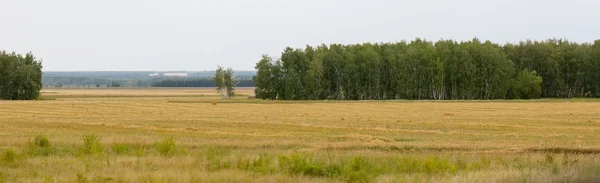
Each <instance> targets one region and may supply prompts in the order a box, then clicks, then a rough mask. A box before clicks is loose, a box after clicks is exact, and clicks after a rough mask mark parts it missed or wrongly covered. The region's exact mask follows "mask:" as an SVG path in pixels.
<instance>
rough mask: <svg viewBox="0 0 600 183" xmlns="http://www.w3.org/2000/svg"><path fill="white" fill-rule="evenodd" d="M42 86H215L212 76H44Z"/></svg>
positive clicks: (246, 81) (243, 83)
mask: <svg viewBox="0 0 600 183" xmlns="http://www.w3.org/2000/svg"><path fill="white" fill-rule="evenodd" d="M239 81H240V84H239V85H238V86H239V87H254V81H252V80H251V79H242V80H239ZM42 83H43V84H44V87H216V86H217V85H216V83H215V81H214V80H213V78H208V77H207V78H153V79H139V80H136V79H98V78H86V77H44V78H42Z"/></svg>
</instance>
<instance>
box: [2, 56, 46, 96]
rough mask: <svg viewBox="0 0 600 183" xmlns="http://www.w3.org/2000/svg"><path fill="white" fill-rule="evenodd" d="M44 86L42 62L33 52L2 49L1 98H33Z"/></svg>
mask: <svg viewBox="0 0 600 183" xmlns="http://www.w3.org/2000/svg"><path fill="white" fill-rule="evenodd" d="M41 88H42V63H41V61H38V60H36V58H35V57H34V56H33V54H31V53H27V54H25V55H20V54H16V53H14V52H13V53H7V52H6V51H0V99H5V100H33V99H36V98H38V96H39V95H40V89H41Z"/></svg>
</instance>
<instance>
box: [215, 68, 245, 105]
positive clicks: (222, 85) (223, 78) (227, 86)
mask: <svg viewBox="0 0 600 183" xmlns="http://www.w3.org/2000/svg"><path fill="white" fill-rule="evenodd" d="M215 83H216V84H217V91H218V92H220V93H221V95H223V97H224V98H231V97H233V96H234V95H235V89H234V88H233V87H235V86H236V85H237V84H238V83H239V82H238V81H237V80H235V76H234V75H233V69H231V68H227V69H223V67H221V66H218V68H217V71H216V72H215Z"/></svg>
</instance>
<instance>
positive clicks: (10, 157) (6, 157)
mask: <svg viewBox="0 0 600 183" xmlns="http://www.w3.org/2000/svg"><path fill="white" fill-rule="evenodd" d="M20 158H21V156H19V154H17V152H15V151H14V150H12V149H7V150H6V151H4V153H3V154H2V158H1V159H0V160H1V161H2V162H4V163H15V162H16V161H18V160H19V159H20Z"/></svg>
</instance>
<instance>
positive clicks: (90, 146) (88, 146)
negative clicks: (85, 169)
mask: <svg viewBox="0 0 600 183" xmlns="http://www.w3.org/2000/svg"><path fill="white" fill-rule="evenodd" d="M81 150H82V153H83V154H86V155H92V154H101V153H103V152H104V149H103V147H102V144H100V139H98V137H97V136H96V135H90V134H88V135H83V148H82V149H81Z"/></svg>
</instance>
